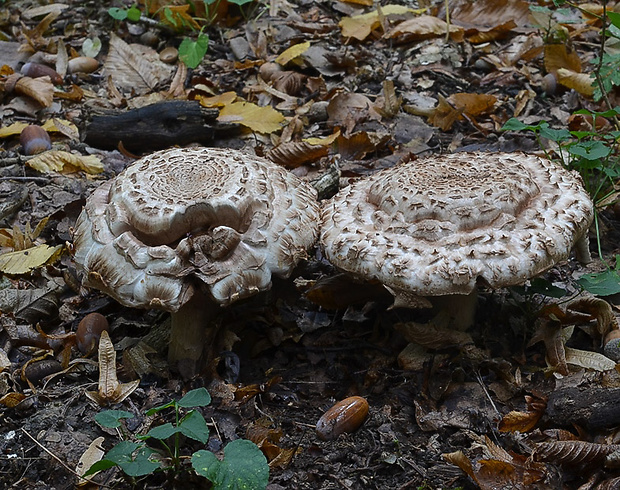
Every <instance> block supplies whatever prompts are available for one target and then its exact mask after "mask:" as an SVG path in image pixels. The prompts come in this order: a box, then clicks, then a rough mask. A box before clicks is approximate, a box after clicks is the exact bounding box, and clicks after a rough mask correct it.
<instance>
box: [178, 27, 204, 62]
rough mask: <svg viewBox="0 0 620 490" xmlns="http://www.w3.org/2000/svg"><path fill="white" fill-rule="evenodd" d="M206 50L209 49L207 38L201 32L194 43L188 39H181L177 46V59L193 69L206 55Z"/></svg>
mask: <svg viewBox="0 0 620 490" xmlns="http://www.w3.org/2000/svg"><path fill="white" fill-rule="evenodd" d="M207 49H209V36H207V35H206V34H204V33H203V32H202V30H201V31H200V33H199V34H198V37H197V38H196V40H195V41H194V40H192V39H190V38H189V37H186V38H185V39H183V41H182V42H181V45H180V46H179V58H180V59H181V61H182V62H183V63H185V64H186V65H187V66H188V67H189V68H192V69H194V68H196V67H197V66H198V65H199V64H200V62H201V61H202V60H203V58H204V57H205V54H207Z"/></svg>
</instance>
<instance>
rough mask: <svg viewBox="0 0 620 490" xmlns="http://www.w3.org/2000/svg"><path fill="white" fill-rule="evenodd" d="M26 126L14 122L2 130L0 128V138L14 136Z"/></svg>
mask: <svg viewBox="0 0 620 490" xmlns="http://www.w3.org/2000/svg"><path fill="white" fill-rule="evenodd" d="M26 126H28V124H26V123H23V122H16V123H13V124H11V125H9V126H5V127H4V128H0V138H7V137H9V136H15V135H18V134H20V133H21V132H22V129H24V128H25V127H26Z"/></svg>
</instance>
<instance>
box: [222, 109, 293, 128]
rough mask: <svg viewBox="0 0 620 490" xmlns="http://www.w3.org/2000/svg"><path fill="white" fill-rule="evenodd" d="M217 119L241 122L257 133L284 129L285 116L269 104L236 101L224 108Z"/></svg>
mask: <svg viewBox="0 0 620 490" xmlns="http://www.w3.org/2000/svg"><path fill="white" fill-rule="evenodd" d="M217 120H218V121H220V122H228V123H231V122H233V123H239V124H241V125H242V126H246V127H247V128H250V129H251V130H252V131H256V132H257V133H266V134H269V133H275V132H276V131H279V130H280V129H282V123H283V122H284V116H283V115H282V114H281V113H280V112H278V111H276V110H275V109H273V108H272V107H269V106H265V107H259V106H257V105H256V104H252V103H250V102H234V103H232V104H228V105H226V106H224V107H223V108H222V110H221V111H220V115H219V116H218V118H217Z"/></svg>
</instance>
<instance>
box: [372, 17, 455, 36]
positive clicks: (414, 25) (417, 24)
mask: <svg viewBox="0 0 620 490" xmlns="http://www.w3.org/2000/svg"><path fill="white" fill-rule="evenodd" d="M449 31H450V39H452V40H453V41H455V42H461V41H463V37H464V34H465V31H464V30H463V28H462V27H459V26H456V25H454V24H450V26H449ZM446 32H448V24H447V23H446V22H445V21H443V20H441V19H439V18H437V17H433V16H431V15H421V16H419V17H414V18H413V19H409V20H406V21H404V22H401V23H400V24H398V25H397V26H395V27H393V28H391V29H390V30H389V31H388V32H386V33H385V35H384V36H383V37H385V38H387V39H394V40H395V41H396V42H397V43H410V42H414V41H421V40H423V39H430V38H433V37H441V36H445V34H446Z"/></svg>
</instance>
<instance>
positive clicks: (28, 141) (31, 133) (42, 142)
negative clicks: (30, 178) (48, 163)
mask: <svg viewBox="0 0 620 490" xmlns="http://www.w3.org/2000/svg"><path fill="white" fill-rule="evenodd" d="M19 142H20V143H21V145H22V148H23V150H24V154H25V155H37V154H38V153H42V152H44V151H47V150H49V149H50V148H51V147H52V140H50V135H49V134H47V131H45V129H43V128H42V127H41V126H36V125H34V124H31V125H30V126H26V127H25V128H24V129H22V132H21V134H20V135H19Z"/></svg>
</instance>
